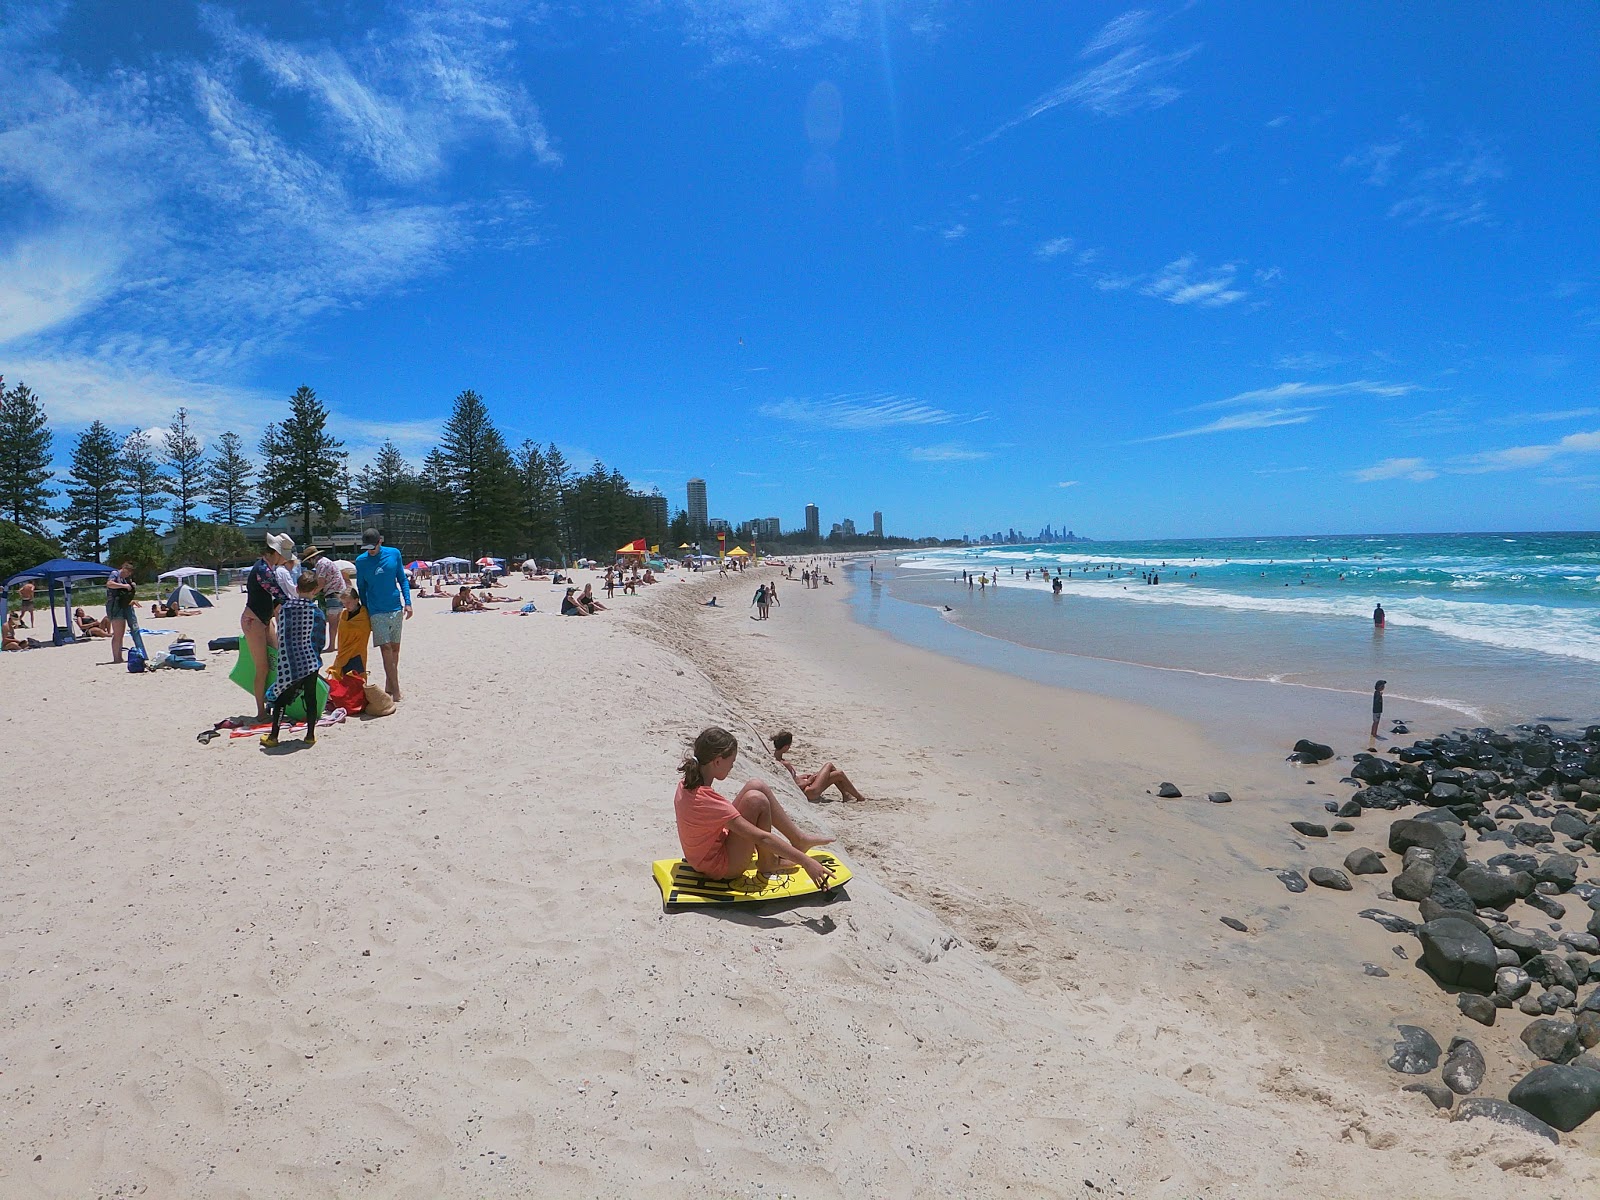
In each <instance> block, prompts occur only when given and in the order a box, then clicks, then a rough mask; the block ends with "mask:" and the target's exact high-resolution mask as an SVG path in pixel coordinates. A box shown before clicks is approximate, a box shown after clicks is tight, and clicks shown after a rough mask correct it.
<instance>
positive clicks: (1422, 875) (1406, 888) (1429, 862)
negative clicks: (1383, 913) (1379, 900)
mask: <svg viewBox="0 0 1600 1200" xmlns="http://www.w3.org/2000/svg"><path fill="white" fill-rule="evenodd" d="M1406 858H1407V859H1408V860H1409V861H1408V862H1407V864H1406V866H1405V868H1404V869H1403V870H1402V871H1401V872H1400V874H1398V875H1396V876H1395V877H1394V882H1393V883H1391V884H1390V885H1389V890H1390V891H1391V892H1393V893H1394V894H1395V895H1396V896H1397V897H1398V898H1399V899H1401V900H1409V901H1411V902H1412V903H1413V904H1415V903H1417V902H1418V901H1420V900H1423V899H1425V898H1426V897H1427V896H1428V895H1429V894H1430V893H1431V892H1432V891H1433V883H1434V880H1435V879H1437V878H1438V872H1437V870H1436V869H1435V867H1434V863H1433V855H1432V854H1431V853H1430V852H1428V851H1427V850H1417V849H1415V848H1413V849H1412V850H1411V851H1409V852H1408V853H1407V854H1406Z"/></svg>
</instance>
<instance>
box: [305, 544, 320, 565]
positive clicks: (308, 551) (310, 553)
mask: <svg viewBox="0 0 1600 1200" xmlns="http://www.w3.org/2000/svg"><path fill="white" fill-rule="evenodd" d="M321 553H322V551H321V550H318V549H317V548H316V547H315V546H307V547H306V548H305V549H304V550H302V551H300V561H301V562H303V563H308V562H310V561H311V560H312V559H314V558H316V556H317V555H319V554H321Z"/></svg>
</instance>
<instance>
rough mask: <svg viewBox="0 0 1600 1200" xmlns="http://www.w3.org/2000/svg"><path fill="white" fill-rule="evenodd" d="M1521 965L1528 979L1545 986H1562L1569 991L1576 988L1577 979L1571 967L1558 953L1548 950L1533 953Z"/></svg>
mask: <svg viewBox="0 0 1600 1200" xmlns="http://www.w3.org/2000/svg"><path fill="white" fill-rule="evenodd" d="M1523 967H1524V969H1526V971H1527V972H1528V977H1529V978H1530V979H1533V980H1536V981H1537V982H1539V983H1542V984H1544V985H1545V987H1547V988H1552V987H1563V988H1567V989H1568V990H1570V991H1576V990H1577V987H1578V981H1577V980H1576V979H1575V978H1573V975H1572V968H1571V967H1570V966H1568V965H1567V960H1566V959H1564V958H1562V957H1561V956H1560V955H1559V954H1552V953H1550V952H1548V951H1546V952H1545V953H1543V954H1535V955H1534V956H1533V957H1532V958H1530V959H1529V960H1528V961H1527V962H1525V963H1524V964H1523Z"/></svg>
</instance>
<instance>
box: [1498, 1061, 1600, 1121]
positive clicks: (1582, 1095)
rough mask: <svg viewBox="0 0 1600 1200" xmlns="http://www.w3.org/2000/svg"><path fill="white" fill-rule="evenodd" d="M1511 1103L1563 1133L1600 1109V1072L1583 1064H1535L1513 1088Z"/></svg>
mask: <svg viewBox="0 0 1600 1200" xmlns="http://www.w3.org/2000/svg"><path fill="white" fill-rule="evenodd" d="M1509 1099H1510V1101H1511V1103H1512V1104H1514V1105H1516V1106H1517V1107H1518V1108H1520V1109H1522V1110H1523V1111H1524V1112H1528V1113H1532V1114H1533V1115H1534V1116H1535V1117H1537V1118H1539V1120H1541V1121H1543V1122H1545V1123H1546V1124H1548V1125H1553V1126H1554V1127H1555V1128H1557V1129H1559V1130H1561V1131H1562V1132H1563V1133H1571V1132H1572V1131H1573V1130H1574V1129H1576V1128H1577V1127H1578V1126H1579V1125H1582V1124H1583V1123H1584V1122H1585V1121H1587V1120H1588V1119H1589V1118H1590V1117H1592V1116H1594V1114H1595V1113H1597V1112H1600V1071H1590V1070H1587V1069H1586V1068H1584V1067H1573V1066H1553V1067H1536V1068H1534V1069H1533V1070H1532V1071H1529V1072H1528V1073H1527V1074H1526V1075H1524V1076H1523V1077H1522V1079H1521V1081H1520V1082H1518V1084H1517V1086H1516V1087H1514V1088H1512V1089H1511V1094H1510V1097H1509Z"/></svg>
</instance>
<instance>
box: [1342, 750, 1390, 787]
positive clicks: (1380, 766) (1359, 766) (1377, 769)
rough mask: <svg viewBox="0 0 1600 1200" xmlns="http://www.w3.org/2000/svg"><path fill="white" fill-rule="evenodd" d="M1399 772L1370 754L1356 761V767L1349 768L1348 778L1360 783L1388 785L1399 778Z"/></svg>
mask: <svg viewBox="0 0 1600 1200" xmlns="http://www.w3.org/2000/svg"><path fill="white" fill-rule="evenodd" d="M1399 774H1400V772H1399V771H1398V770H1397V769H1396V768H1395V766H1394V764H1393V763H1388V762H1385V761H1384V760H1383V759H1381V758H1375V757H1373V756H1372V755H1370V754H1363V755H1361V756H1360V757H1359V758H1357V760H1356V765H1355V766H1353V767H1351V768H1350V777H1351V778H1352V779H1359V780H1360V781H1361V782H1362V783H1388V782H1389V781H1390V780H1391V779H1395V778H1398V777H1399Z"/></svg>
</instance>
